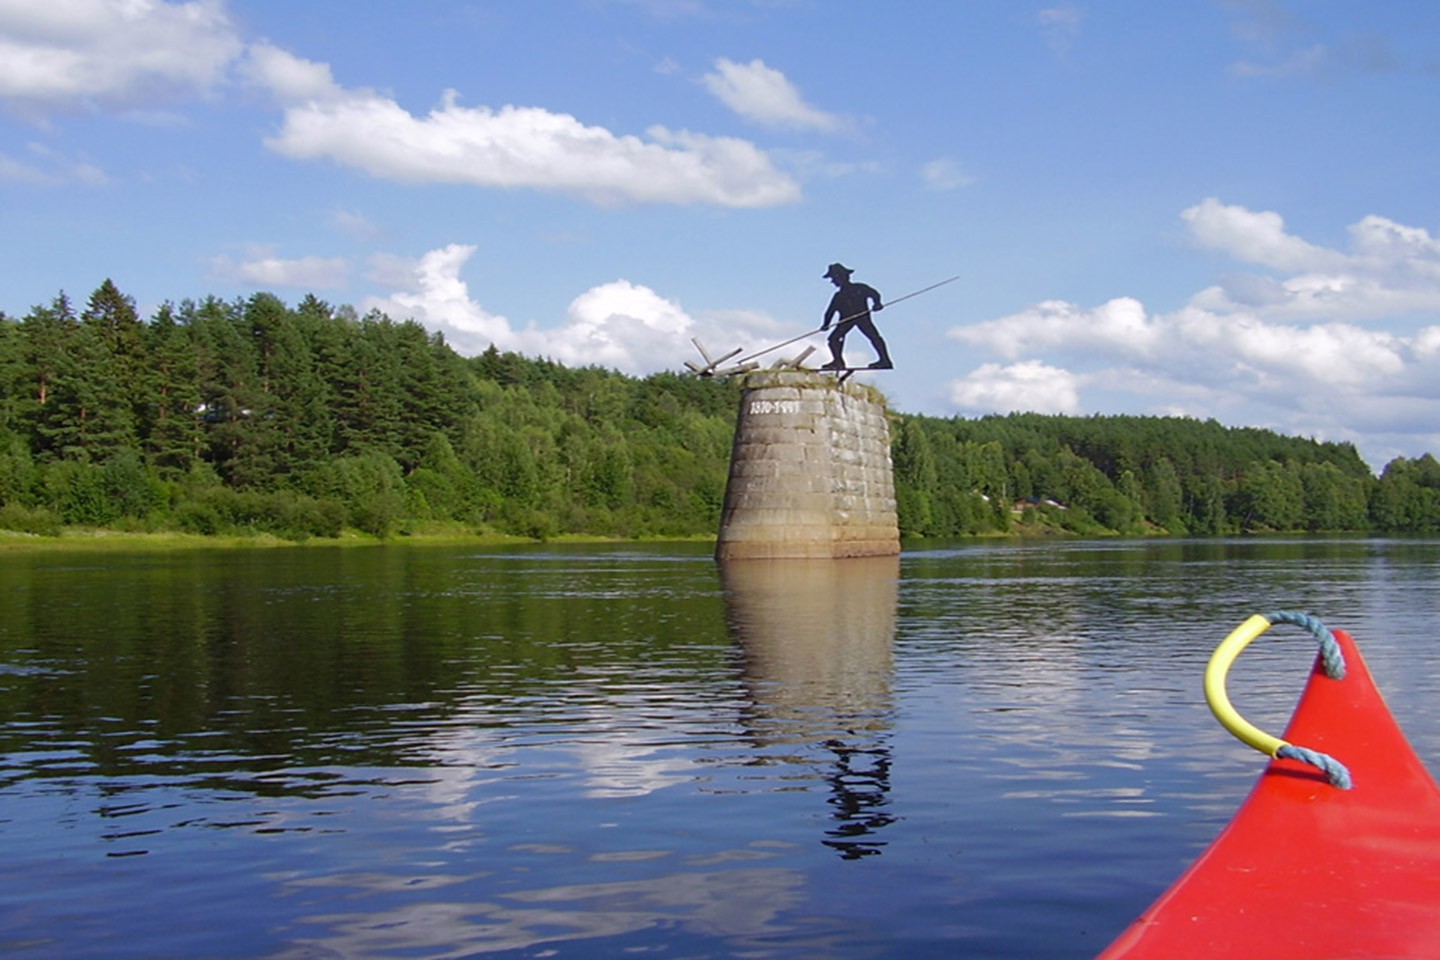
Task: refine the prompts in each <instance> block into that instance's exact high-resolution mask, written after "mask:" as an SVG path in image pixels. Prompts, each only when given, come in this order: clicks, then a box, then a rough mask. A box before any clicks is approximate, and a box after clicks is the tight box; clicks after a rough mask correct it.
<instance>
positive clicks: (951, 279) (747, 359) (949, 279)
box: [735, 273, 960, 363]
mask: <svg viewBox="0 0 1440 960" xmlns="http://www.w3.org/2000/svg"><path fill="white" fill-rule="evenodd" d="M959 279H960V275H959V274H958V273H957V274H956V275H955V276H953V277H947V278H946V279H944V280H941V281H940V282H939V283H932V284H930V286H928V287H921V288H920V289H919V290H916V291H914V292H912V293H907V294H905V296H903V297H896V298H895V299H894V300H891V301H890V302H889V303H887V304H885V306H887V307H893V306H894V305H895V304H897V303H899V302H900V301H901V300H909V299H910V298H911V297H918V296H920V294H922V293H929V292H930V291H931V290H934V289H935V288H936V287H943V286H945V284H947V283H954V282H955V281H956V280H959ZM869 312H870V311H869V310H862V311H860V312H859V313H853V314H851V315H850V316H848V317H842V318H841V319H840V320H839V321H838V322H839V323H844V322H845V321H846V320H855V319H858V318H860V317H863V316H865V314H867V313H869ZM826 329H827V328H825V327H816V328H815V329H814V330H807V331H805V332H804V333H802V334H800V336H798V337H791V338H790V339H789V340H786V341H785V342H784V343H777V344H775V346H773V347H766V348H765V349H764V350H760V351H758V352H756V353H752V354H750V356H748V357H741V358H740V359H739V360H736V361H735V362H736V363H749V362H750V361H751V360H754V359H755V358H757V357H763V356H765V354H767V353H773V352H775V351H776V350H779V349H780V348H781V347H788V346H790V344H792V343H794V342H795V341H797V340H804V339H805V338H806V337H813V336H814V335H815V334H817V333H822V332H824V331H825V330H826Z"/></svg>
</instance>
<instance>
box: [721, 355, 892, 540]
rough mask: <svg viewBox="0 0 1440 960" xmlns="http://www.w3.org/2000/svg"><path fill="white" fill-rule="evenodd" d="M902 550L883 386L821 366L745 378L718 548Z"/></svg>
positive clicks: (759, 374) (731, 455)
mask: <svg viewBox="0 0 1440 960" xmlns="http://www.w3.org/2000/svg"><path fill="white" fill-rule="evenodd" d="M899 552H900V532H899V527H898V525H897V523H896V519H895V477H894V471H893V469H892V467H891V463H890V422H889V420H888V419H887V417H886V414H885V402H884V398H883V397H881V396H880V394H879V392H878V391H876V390H875V389H873V388H871V387H868V386H866V385H864V384H858V383H852V382H845V383H841V382H839V381H838V380H837V378H835V377H834V376H831V375H829V374H822V373H805V372H802V371H769V372H761V373H752V374H750V375H749V376H748V377H746V379H745V385H744V392H743V393H742V395H741V397H740V416H739V421H738V423H737V424H736V427H735V446H734V448H733V450H732V451H731V454H730V480H729V483H728V484H727V485H726V487H725V509H724V513H723V514H722V516H721V518H720V538H719V542H718V543H717V545H716V548H715V556H716V557H717V558H718V559H720V560H731V559H736V560H738V559H751V558H758V557H768V558H785V557H812V558H814V557H876V556H891V555H894V554H898V553H899Z"/></svg>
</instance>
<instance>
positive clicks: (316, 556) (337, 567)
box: [0, 540, 1440, 960]
mask: <svg viewBox="0 0 1440 960" xmlns="http://www.w3.org/2000/svg"><path fill="white" fill-rule="evenodd" d="M1437 573H1440V541H1413V540H1407V541H1385V540H1287V541H1255V540H1245V541H1207V542H1197V541H1182V542H1175V541H1164V542H1143V543H1141V542H1103V543H1094V542H1078V543H1076V542H1066V543H1045V544H1015V543H999V544H989V543H985V544H965V545H962V546H958V547H955V548H954V549H943V550H942V549H932V550H924V551H915V552H907V553H906V554H905V555H904V556H903V557H902V558H900V559H899V560H898V561H897V560H894V559H889V560H879V561H841V562H833V563H810V562H804V561H789V562H783V563H769V564H767V563H764V562H752V563H746V564H736V565H731V566H727V567H726V568H724V569H721V568H719V567H717V566H716V565H715V564H714V562H713V561H711V559H710V558H709V552H708V548H706V547H694V548H689V547H616V548H609V547H606V548H596V547H583V548H553V547H551V548H534V549H523V550H515V551H507V552H503V553H500V552H481V551H476V550H465V549H449V548H440V547H422V548H410V547H403V546H394V547H385V548H376V549H348V550H335V549H327V548H307V549H295V550H269V551H254V552H215V553H209V552H201V553H177V554H173V555H155V554H135V555H96V554H82V553H75V554H43V555H41V554H36V555H24V556H0V603H3V614H0V847H3V849H4V851H5V855H6V869H5V870H4V871H3V872H0V952H4V953H6V954H7V955H9V956H14V957H47V958H49V957H65V958H78V957H107V958H108V957H146V958H150V957H186V958H226V957H266V958H286V960H292V958H329V957H355V958H372V957H373V958H380V957H385V958H441V957H444V958H453V957H467V956H482V955H483V956H500V957H504V956H511V957H620V956H626V957H633V956H655V957H665V958H672V957H674V958H681V957H684V958H690V957H748V958H772V957H775V958H792V957H807V958H808V957H841V958H859V957H907V958H908V957H986V958H991V957H993V958H1002V957H1013V958H1026V960H1033V958H1051V957H1054V958H1065V957H1089V956H1092V955H1093V954H1094V953H1095V952H1096V951H1098V950H1099V949H1100V948H1101V947H1103V946H1104V945H1105V944H1106V943H1107V942H1108V941H1109V939H1110V938H1111V937H1112V936H1114V935H1115V934H1116V933H1118V932H1119V930H1120V929H1121V928H1122V927H1123V926H1124V925H1125V924H1126V923H1127V922H1128V921H1129V920H1130V919H1131V918H1132V917H1133V916H1134V915H1135V914H1136V913H1138V912H1139V911H1140V910H1141V909H1142V908H1143V907H1144V906H1146V904H1148V903H1149V901H1150V900H1151V899H1152V898H1153V897H1154V896H1155V895H1156V894H1157V893H1158V892H1159V891H1160V890H1161V889H1163V888H1164V887H1165V886H1166V885H1167V884H1168V883H1169V882H1170V880H1171V879H1173V878H1174V876H1175V875H1176V874H1177V873H1178V872H1179V871H1180V870H1181V869H1182V868H1183V866H1184V865H1185V864H1186V863H1187V862H1188V861H1189V860H1190V859H1191V858H1192V857H1193V856H1194V855H1195V853H1196V852H1197V851H1198V850H1199V849H1200V848H1201V847H1202V846H1203V845H1204V844H1205V843H1206V842H1208V840H1209V839H1210V838H1211V837H1213V835H1214V834H1215V833H1216V832H1217V831H1218V830H1219V829H1220V827H1221V826H1222V824H1223V823H1224V822H1225V820H1226V819H1227V818H1228V817H1229V816H1230V814H1231V813H1232V812H1233V810H1234V808H1235V807H1236V805H1237V804H1238V803H1239V802H1240V801H1241V799H1243V797H1244V794H1245V793H1246V792H1247V791H1248V790H1249V788H1250V786H1251V784H1252V783H1253V781H1254V779H1255V777H1256V776H1257V775H1258V774H1259V772H1260V769H1261V767H1262V765H1263V758H1261V757H1260V755H1259V754H1255V753H1253V752H1251V751H1249V750H1247V749H1246V748H1245V747H1243V746H1241V745H1239V744H1238V743H1236V742H1235V741H1233V740H1231V739H1230V738H1229V737H1228V736H1227V735H1226V734H1224V733H1223V732H1222V731H1221V730H1220V728H1219V727H1218V726H1216V725H1215V724H1214V722H1213V721H1212V720H1210V718H1209V714H1208V712H1207V711H1206V709H1205V707H1204V704H1203V702H1202V700H1201V694H1200V675H1201V672H1202V670H1203V667H1204V663H1205V661H1206V659H1207V658H1208V656H1209V654H1210V651H1211V649H1212V648H1213V646H1214V645H1215V644H1216V643H1217V642H1218V641H1219V640H1220V639H1221V638H1222V637H1223V636H1224V635H1225V634H1226V633H1227V632H1228V631H1229V630H1230V629H1231V628H1232V627H1234V626H1235V625H1236V624H1238V623H1239V622H1240V621H1241V620H1243V619H1244V618H1245V617H1246V616H1248V615H1249V614H1250V613H1253V612H1268V611H1270V610H1274V609H1306V610H1310V611H1312V612H1314V613H1317V614H1319V615H1321V616H1322V617H1324V618H1325V619H1326V620H1327V621H1328V622H1330V623H1331V624H1332V625H1334V626H1340V627H1345V628H1347V629H1350V630H1351V631H1352V632H1353V633H1354V634H1355V635H1356V637H1357V639H1358V640H1359V642H1360V645H1361V648H1362V650H1363V652H1364V654H1365V656H1366V659H1367V661H1368V662H1369V664H1370V667H1371V670H1372V672H1373V673H1374V674H1375V676H1376V679H1377V681H1378V682H1379V683H1380V685H1381V687H1382V689H1383V690H1384V692H1385V694H1386V696H1387V699H1388V700H1389V702H1390V704H1391V706H1392V708H1393V709H1394V712H1395V713H1396V715H1397V716H1398V717H1399V719H1400V721H1401V723H1402V725H1403V726H1404V727H1405V729H1406V731H1407V733H1408V734H1409V735H1410V738H1411V740H1412V741H1413V742H1414V744H1415V745H1416V747H1417V749H1418V751H1419V752H1420V754H1421V755H1422V756H1423V757H1425V758H1426V760H1427V762H1428V763H1430V765H1431V769H1432V770H1434V769H1436V766H1437V764H1436V762H1435V761H1436V760H1437V758H1440V716H1437V715H1436V714H1435V713H1433V712H1432V710H1431V708H1430V707H1429V706H1428V705H1429V704H1433V703H1434V702H1435V701H1436V698H1437V695H1440V645H1437V644H1436V643H1435V636H1436V630H1435V626H1436V624H1437V623H1440V591H1437V588H1436V585H1437V582H1440V580H1437ZM1311 656H1312V650H1311V648H1310V645H1309V641H1308V640H1307V639H1306V638H1305V637H1304V635H1303V634H1302V633H1300V631H1298V630H1293V629H1287V628H1276V629H1275V630H1272V631H1271V632H1270V633H1269V634H1267V635H1266V637H1265V638H1264V639H1263V640H1262V641H1261V642H1260V643H1259V644H1257V645H1256V647H1254V648H1252V650H1251V651H1249V652H1247V653H1246V654H1245V655H1244V657H1242V658H1241V660H1240V663H1239V665H1238V666H1237V670H1236V675H1235V676H1234V678H1233V679H1232V682H1231V696H1232V699H1233V700H1234V701H1235V703H1236V705H1237V706H1238V707H1239V708H1240V709H1241V710H1242V712H1244V713H1245V714H1246V716H1247V717H1248V718H1249V719H1251V720H1252V721H1254V722H1256V723H1258V724H1259V725H1261V726H1262V727H1266V728H1267V729H1270V730H1272V731H1273V732H1276V733H1278V732H1280V729H1281V728H1282V727H1283V724H1284V720H1285V717H1286V716H1287V715H1288V712H1289V708H1290V706H1291V704H1292V703H1293V701H1294V698H1295V696H1296V694H1297V693H1298V691H1299V689H1300V686H1301V684H1302V683H1303V679H1304V676H1305V673H1306V671H1307V670H1308V668H1309V664H1310V660H1311ZM1342 759H1343V758H1342Z"/></svg>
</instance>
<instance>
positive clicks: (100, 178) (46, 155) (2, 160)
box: [0, 143, 110, 187]
mask: <svg viewBox="0 0 1440 960" xmlns="http://www.w3.org/2000/svg"><path fill="white" fill-rule="evenodd" d="M26 150H27V152H28V153H29V155H30V159H29V160H28V161H27V160H18V159H16V158H15V157H11V156H9V155H7V154H5V153H0V180H14V181H17V182H20V183H29V184H33V185H35V186H63V185H66V184H73V183H78V184H82V185H84V186H87V187H102V186H104V185H105V184H107V183H109V182H110V178H109V176H107V175H106V173H105V171H104V170H102V169H100V168H99V167H97V166H96V165H95V164H93V163H91V162H89V161H88V160H75V159H72V158H70V157H66V156H64V155H62V154H60V153H58V152H56V151H55V150H52V149H50V148H49V147H47V146H45V145H44V144H41V143H29V144H26Z"/></svg>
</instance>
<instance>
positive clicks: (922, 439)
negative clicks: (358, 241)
mask: <svg viewBox="0 0 1440 960" xmlns="http://www.w3.org/2000/svg"><path fill="white" fill-rule="evenodd" d="M882 385H883V384H882ZM738 401H739V384H738V383H736V382H733V381H727V380H711V379H699V378H695V377H690V376H683V375H678V374H669V373H661V374H654V375H651V376H648V377H644V378H634V377H628V376H624V375H622V374H619V373H615V372H613V371H607V370H603V369H599V368H593V367H591V368H583V369H572V368H567V367H563V366H561V365H559V364H555V363H552V362H549V361H547V360H543V359H541V360H537V359H529V358H525V357H522V356H519V355H517V354H513V353H502V352H499V351H497V350H495V349H494V348H493V347H492V348H491V349H490V350H487V351H486V352H485V353H483V354H481V355H479V356H476V357H471V358H465V357H461V356H460V355H459V354H457V353H455V352H454V351H453V350H452V349H451V348H450V347H449V346H448V345H446V344H445V342H444V341H443V339H442V338H441V337H439V336H438V335H434V334H430V333H428V332H427V331H426V330H425V329H424V328H423V327H422V326H420V325H419V324H418V323H415V322H413V321H408V320H407V321H396V320H392V319H391V318H389V317H386V316H384V315H381V314H378V313H372V314H369V315H366V316H358V315H357V314H356V313H355V311H354V310H352V309H350V308H348V307H338V308H337V307H332V306H331V305H329V304H327V303H325V302H323V301H320V300H318V299H316V298H315V297H313V296H307V297H306V298H305V299H304V300H302V301H301V302H300V303H299V304H298V305H297V306H294V307H291V306H288V305H286V304H285V303H284V302H282V301H281V300H280V299H278V298H277V297H275V296H273V295H272V294H269V293H259V294H256V295H254V296H252V297H250V298H249V299H246V300H237V301H233V302H225V301H221V300H217V299H215V298H213V297H212V298H206V299H204V300H202V301H198V302H197V301H192V300H185V301H182V302H180V303H179V304H166V305H164V306H162V307H161V308H160V309H159V310H157V311H156V313H155V315H154V316H152V317H149V318H146V319H142V318H141V317H140V316H138V314H137V312H136V308H135V304H134V301H133V300H132V299H131V298H129V297H127V296H125V295H124V294H123V293H121V291H120V290H119V289H118V288H117V287H116V286H115V284H113V283H112V282H110V281H109V280H107V281H105V282H104V283H102V284H101V285H100V286H99V287H98V288H97V289H96V290H95V291H94V293H93V294H91V296H90V297H89V299H88V301H87V302H86V303H85V304H84V305H83V306H81V305H76V304H73V303H71V302H70V300H69V299H68V298H66V297H65V296H64V295H63V294H62V295H60V296H58V297H56V298H55V300H54V301H53V302H52V303H50V304H49V305H48V306H37V307H34V308H32V309H31V311H30V312H29V313H28V314H27V315H25V316H24V317H22V318H19V319H16V318H13V317H8V316H5V315H3V314H0V529H4V530H8V531H13V532H18V533H29V534H42V535H44V534H56V533H59V532H61V531H62V530H63V529H65V528H66V527H98V528H109V529H117V530H126V531H177V532H188V533H198V534H207V535H218V534H241V535H249V534H269V535H273V536H277V537H282V538H286V539H292V540H304V539H308V538H311V537H338V536H340V535H341V534H342V533H345V532H347V531H350V532H359V533H361V534H366V535H371V536H375V537H390V536H399V535H406V534H424V533H474V534H513V535H519V536H524V537H533V538H547V537H554V536H560V535H565V534H586V535H595V536H606V537H626V538H631V537H679V536H706V535H713V534H714V533H715V532H716V529H717V527H718V524H719V517H720V509H721V505H722V501H723V497H724V490H725V480H726V474H727V471H728V465H729V455H730V443H731V438H732V436H733V432H734V420H735V414H736V408H737V404H738ZM892 440H893V454H894V462H895V479H896V494H897V501H898V506H899V513H900V523H901V532H902V534H903V535H905V536H907V537H927V538H949V537H959V536H971V535H980V534H994V533H1007V532H1011V533H1013V532H1019V533H1033V532H1042V531H1068V532H1073V533H1077V534H1107V533H1119V534H1141V533H1170V534H1188V535H1212V534H1227V533H1237V532H1246V531H1285V532H1291V531H1352V532H1371V531H1373V532H1383V533H1436V532H1440V462H1437V461H1436V460H1435V458H1434V457H1432V456H1430V455H1429V454H1426V455H1425V456H1422V457H1419V458H1417V459H1414V460H1410V459H1404V458H1401V459H1397V460H1395V461H1393V462H1391V463H1390V464H1388V465H1387V466H1386V467H1385V469H1384V470H1383V471H1382V473H1381V475H1380V476H1379V477H1376V476H1375V475H1374V474H1373V473H1372V472H1371V470H1370V468H1369V467H1368V466H1367V465H1366V464H1365V463H1364V461H1362V460H1361V459H1360V456H1359V454H1358V453H1357V452H1356V450H1355V449H1354V447H1353V446H1350V445H1348V444H1332V443H1319V442H1315V441H1312V440H1307V439H1301V438H1295V437H1286V436H1282V435H1279V434H1276V433H1273V432H1270V431H1266V430H1260V429H1249V428H1228V427H1224V426H1221V425H1220V424H1218V423H1216V422H1214V421H1205V422H1201V421H1198V420H1193V419H1185V418H1179V417H1139V416H1096V417H1083V418H1082V417H1060V416H1043V415H1037V414H1013V415H1007V416H989V417H981V418H978V419H964V418H958V417H956V418H938V417H928V416H917V415H908V414H903V413H896V414H894V415H893V421H892Z"/></svg>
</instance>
